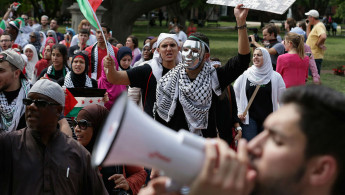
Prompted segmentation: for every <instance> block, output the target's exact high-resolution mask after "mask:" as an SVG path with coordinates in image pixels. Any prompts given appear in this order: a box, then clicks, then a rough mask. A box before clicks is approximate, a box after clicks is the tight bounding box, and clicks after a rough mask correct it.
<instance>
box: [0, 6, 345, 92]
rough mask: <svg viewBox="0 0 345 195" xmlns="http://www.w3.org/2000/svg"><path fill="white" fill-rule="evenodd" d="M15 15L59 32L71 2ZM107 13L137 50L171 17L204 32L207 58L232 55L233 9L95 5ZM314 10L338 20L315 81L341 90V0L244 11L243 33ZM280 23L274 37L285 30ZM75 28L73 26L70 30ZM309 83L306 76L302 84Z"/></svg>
mask: <svg viewBox="0 0 345 195" xmlns="http://www.w3.org/2000/svg"><path fill="white" fill-rule="evenodd" d="M12 2H14V1H13V0H2V1H1V2H0V7H1V8H2V9H0V15H1V16H2V15H4V13H5V12H6V10H7V7H8V5H10V4H11V3H12ZM19 2H20V3H21V4H22V5H21V7H20V8H19V9H18V13H20V14H21V13H26V14H28V16H29V17H32V18H33V19H36V20H37V21H39V18H40V16H42V15H48V16H49V18H56V19H57V20H58V23H59V25H60V28H59V32H61V33H65V29H66V27H70V26H71V14H70V13H69V11H68V9H67V8H68V7H70V6H71V5H72V4H73V3H76V1H73V0H39V1H36V0H23V1H19ZM101 6H103V7H104V8H106V9H107V11H106V12H105V13H104V14H103V16H102V22H104V23H106V24H108V25H109V26H110V28H111V29H112V34H113V37H115V38H116V39H117V40H119V41H120V42H121V43H124V42H125V38H126V37H127V36H128V35H130V34H133V35H135V36H137V37H138V39H139V48H142V46H143V43H142V42H143V40H144V38H146V37H147V36H158V35H159V33H161V32H168V31H169V30H168V27H167V26H168V25H167V23H169V22H170V21H171V20H172V18H173V17H177V18H178V20H179V22H180V24H182V25H183V26H185V29H186V27H187V26H188V24H189V21H191V20H194V21H196V23H197V24H198V27H197V28H198V31H199V32H202V33H204V34H206V35H207V36H208V37H209V39H210V46H211V56H212V57H218V58H219V59H220V60H221V62H222V63H223V64H224V63H225V62H226V61H227V60H228V59H229V58H230V57H232V56H234V55H236V53H237V31H236V30H235V26H236V23H235V17H234V16H233V8H232V7H225V6H219V5H210V4H207V3H206V0H149V1H145V0H104V1H103V2H102V4H101ZM159 9H160V10H161V11H162V12H163V13H164V20H163V22H162V26H160V24H159V21H158V12H159ZM310 9H316V10H318V11H319V13H320V19H322V17H323V16H331V17H332V19H333V21H334V22H336V23H337V24H338V30H337V35H336V36H332V35H331V34H328V37H327V40H326V47H327V50H326V52H325V57H324V61H323V63H322V69H321V75H320V76H321V83H322V84H323V85H327V86H329V87H332V88H334V89H336V90H338V91H341V92H343V93H345V77H344V74H343V75H342V76H338V75H335V74H334V70H333V69H335V68H338V69H339V68H341V69H345V68H344V66H345V1H344V0H310V1H307V0H296V1H295V3H294V4H293V5H292V6H291V9H290V10H289V11H287V12H286V13H284V14H283V15H278V14H273V13H268V12H262V11H256V10H250V12H249V15H248V18H247V21H250V22H248V27H249V30H248V34H253V32H252V30H250V29H251V28H257V29H258V35H259V36H260V37H262V33H261V32H262V31H261V29H260V28H261V27H262V26H263V25H264V24H267V23H269V22H270V21H274V22H275V23H276V24H277V25H279V26H281V25H282V22H283V21H284V20H285V19H286V18H287V17H288V16H292V17H293V18H294V19H296V21H300V20H303V19H305V18H306V17H305V15H304V13H305V12H307V11H309V10H310ZM283 29H284V28H283V27H281V32H280V35H281V36H282V37H283V36H284V34H285V32H284V30H283ZM75 30H76V29H75ZM310 83H312V80H311V78H309V81H308V84H310Z"/></svg>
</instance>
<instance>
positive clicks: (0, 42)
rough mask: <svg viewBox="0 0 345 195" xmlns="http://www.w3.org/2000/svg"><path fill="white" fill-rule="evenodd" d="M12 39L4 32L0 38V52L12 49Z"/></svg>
mask: <svg viewBox="0 0 345 195" xmlns="http://www.w3.org/2000/svg"><path fill="white" fill-rule="evenodd" d="M12 43H13V41H12V38H11V35H10V34H8V33H7V32H5V33H4V34H2V35H1V36H0V47H1V51H5V50H7V49H10V48H11V47H12Z"/></svg>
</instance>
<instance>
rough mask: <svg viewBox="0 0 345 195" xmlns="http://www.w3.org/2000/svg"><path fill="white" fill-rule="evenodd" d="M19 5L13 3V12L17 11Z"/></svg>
mask: <svg viewBox="0 0 345 195" xmlns="http://www.w3.org/2000/svg"><path fill="white" fill-rule="evenodd" d="M20 5H21V4H20V3H18V2H14V3H13V9H14V11H17V9H18V7H19V6H20Z"/></svg>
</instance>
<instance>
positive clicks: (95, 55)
mask: <svg viewBox="0 0 345 195" xmlns="http://www.w3.org/2000/svg"><path fill="white" fill-rule="evenodd" d="M96 46H97V42H96V43H95V44H94V45H93V46H92V49H91V78H93V79H95V80H97V67H98V49H97V47H96ZM107 47H108V51H109V54H110V55H111V56H113V57H115V52H114V49H113V47H112V46H111V44H110V43H109V42H107Z"/></svg>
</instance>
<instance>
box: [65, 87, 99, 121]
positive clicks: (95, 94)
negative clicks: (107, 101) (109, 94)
mask: <svg viewBox="0 0 345 195" xmlns="http://www.w3.org/2000/svg"><path fill="white" fill-rule="evenodd" d="M105 92H106V90H105V89H94V88H67V89H66V97H65V111H64V115H65V116H66V117H77V115H78V113H79V111H80V110H81V109H82V108H84V107H85V106H87V105H91V104H99V105H102V106H104V102H103V101H102V100H103V97H104V94H105Z"/></svg>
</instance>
